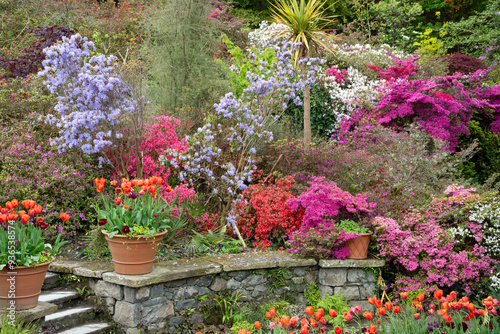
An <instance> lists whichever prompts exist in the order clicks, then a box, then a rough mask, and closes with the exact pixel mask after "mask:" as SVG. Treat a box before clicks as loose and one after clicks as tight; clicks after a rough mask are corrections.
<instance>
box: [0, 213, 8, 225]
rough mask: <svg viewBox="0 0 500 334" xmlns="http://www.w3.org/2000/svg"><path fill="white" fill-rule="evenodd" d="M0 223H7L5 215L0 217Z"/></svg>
mask: <svg viewBox="0 0 500 334" xmlns="http://www.w3.org/2000/svg"><path fill="white" fill-rule="evenodd" d="M0 222H2V223H5V222H7V215H5V214H3V215H0Z"/></svg>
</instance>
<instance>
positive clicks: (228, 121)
mask: <svg viewBox="0 0 500 334" xmlns="http://www.w3.org/2000/svg"><path fill="white" fill-rule="evenodd" d="M250 57H251V59H256V58H257V57H256V56H255V55H252V54H251V55H250ZM291 57H292V51H281V52H278V53H277V54H276V58H277V61H276V62H275V63H273V64H272V66H271V67H269V68H270V69H269V70H267V71H264V72H263V73H261V74H254V73H251V72H247V74H246V76H247V78H248V80H249V86H248V87H247V88H246V89H245V90H244V91H243V94H242V95H241V97H240V98H237V97H236V96H235V94H233V93H228V94H226V95H225V96H224V97H222V98H221V100H220V102H219V103H218V104H215V110H216V112H217V113H216V114H215V115H211V116H209V117H207V118H206V120H205V125H204V126H202V127H200V128H198V130H197V132H196V133H195V134H194V135H193V136H191V137H189V138H188V146H189V151H188V152H187V153H186V154H179V153H178V152H173V151H168V152H167V154H166V156H167V155H168V156H173V157H178V158H179V164H180V165H181V167H183V170H182V171H181V172H180V178H181V180H183V181H184V180H186V181H189V182H194V181H195V180H196V181H197V184H199V185H200V186H203V187H204V188H205V189H209V190H210V191H211V193H212V197H216V198H217V199H218V200H219V201H220V203H222V213H221V218H222V219H225V220H226V224H227V225H228V226H231V225H232V227H233V230H234V231H235V233H236V234H237V235H238V237H239V238H240V240H241V241H243V238H242V237H241V235H240V233H239V231H238V228H237V225H236V216H235V214H234V213H233V208H234V205H235V204H237V203H239V202H240V201H241V192H242V191H243V190H245V189H246V188H247V184H248V183H249V182H251V181H252V173H253V171H254V170H255V169H256V167H255V157H256V154H257V144H258V143H259V142H263V141H272V140H273V133H272V132H271V131H270V130H269V129H270V126H272V125H273V123H274V122H275V121H276V120H278V118H279V117H280V116H281V115H282V114H283V112H284V111H285V110H286V108H287V106H288V103H289V102H290V101H293V102H294V103H296V104H300V103H301V100H300V97H299V96H298V92H301V91H303V90H304V88H305V87H306V86H310V85H311V84H312V83H313V82H314V81H315V80H316V77H317V73H318V72H319V70H320V69H319V67H318V64H320V63H323V62H324V61H323V60H320V59H317V58H314V59H313V58H311V59H303V60H301V63H303V64H304V67H305V68H306V69H307V73H303V74H300V73H298V72H297V70H296V69H295V67H294V66H293V65H292V63H291V61H290V59H291ZM259 65H260V67H261V68H262V69H265V68H267V67H268V64H267V63H265V62H264V63H260V64H259ZM305 78H307V79H305ZM171 163H173V164H174V166H175V167H179V166H178V165H177V164H176V163H175V162H174V161H171ZM243 244H244V245H245V243H244V242H243Z"/></svg>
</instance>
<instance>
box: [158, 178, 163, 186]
mask: <svg viewBox="0 0 500 334" xmlns="http://www.w3.org/2000/svg"><path fill="white" fill-rule="evenodd" d="M162 183H163V178H162V177H161V176H158V178H157V179H156V184H157V185H159V186H161V184H162Z"/></svg>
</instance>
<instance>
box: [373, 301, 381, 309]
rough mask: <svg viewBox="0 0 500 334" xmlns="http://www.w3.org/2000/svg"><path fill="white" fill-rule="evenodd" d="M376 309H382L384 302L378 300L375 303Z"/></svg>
mask: <svg viewBox="0 0 500 334" xmlns="http://www.w3.org/2000/svg"><path fill="white" fill-rule="evenodd" d="M375 307H376V308H380V307H382V301H381V300H376V301H375Z"/></svg>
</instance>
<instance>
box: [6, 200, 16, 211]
mask: <svg viewBox="0 0 500 334" xmlns="http://www.w3.org/2000/svg"><path fill="white" fill-rule="evenodd" d="M5 207H6V208H7V209H8V210H12V209H13V208H14V207H13V206H12V202H11V201H8V202H7V203H5Z"/></svg>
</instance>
